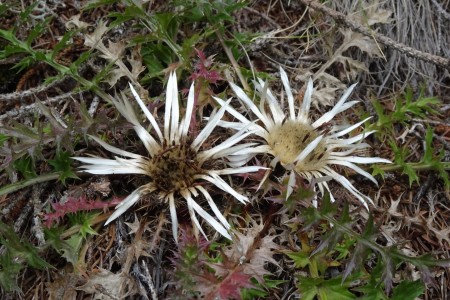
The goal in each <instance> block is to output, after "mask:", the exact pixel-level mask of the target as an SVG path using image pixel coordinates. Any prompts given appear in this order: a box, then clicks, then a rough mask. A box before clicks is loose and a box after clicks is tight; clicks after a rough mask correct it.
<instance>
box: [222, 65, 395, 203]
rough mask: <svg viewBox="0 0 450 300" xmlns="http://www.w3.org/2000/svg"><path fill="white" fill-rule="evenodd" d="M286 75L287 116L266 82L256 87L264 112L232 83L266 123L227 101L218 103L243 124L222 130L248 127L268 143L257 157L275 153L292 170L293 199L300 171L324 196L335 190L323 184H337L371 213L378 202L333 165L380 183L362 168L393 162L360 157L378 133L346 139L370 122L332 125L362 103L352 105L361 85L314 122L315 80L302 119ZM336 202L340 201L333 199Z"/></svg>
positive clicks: (226, 124) (283, 74)
mask: <svg viewBox="0 0 450 300" xmlns="http://www.w3.org/2000/svg"><path fill="white" fill-rule="evenodd" d="M280 74H281V82H282V83H283V86H284V90H285V92H286V95H287V100H288V101H287V102H288V105H289V112H288V115H287V116H286V115H285V113H284V112H283V109H282V107H281V106H280V104H279V103H280V101H277V99H276V98H275V96H274V95H273V93H272V91H271V90H270V89H268V88H267V83H266V82H264V81H263V80H262V79H258V81H256V82H255V87H256V90H257V92H258V95H259V97H260V98H261V99H260V105H259V107H258V106H256V105H255V104H254V103H253V102H252V100H251V99H250V98H249V97H248V96H247V94H246V93H245V92H244V91H243V90H242V89H241V88H240V87H238V86H237V85H235V84H233V83H230V86H231V88H232V90H233V92H234V93H235V94H236V96H237V97H238V98H239V100H241V101H242V102H243V103H244V105H245V106H246V107H247V108H248V109H250V110H251V111H252V113H253V114H254V115H255V116H256V117H257V118H258V119H259V121H260V124H258V123H256V122H252V121H251V120H249V119H248V118H247V117H245V116H244V115H242V114H241V113H239V112H238V111H237V110H236V109H234V108H232V107H231V106H228V105H227V103H225V102H224V101H223V100H221V99H219V98H215V99H216V101H217V102H218V103H220V104H221V105H222V106H223V107H226V110H227V111H228V112H229V113H230V114H231V115H233V116H234V117H235V118H236V119H237V121H238V122H225V121H221V122H219V125H220V126H222V127H225V128H233V129H235V130H239V131H240V130H242V129H243V128H248V130H251V131H253V132H254V133H255V134H256V135H257V136H259V137H261V138H262V140H263V144H262V145H261V146H259V147H255V148H253V153H255V152H256V151H258V152H259V153H269V154H271V155H272V156H273V159H272V162H271V166H272V167H273V166H275V165H276V164H277V163H278V162H279V163H280V164H281V165H282V166H283V167H284V168H285V169H286V170H288V171H290V175H289V183H288V193H287V196H288V197H289V195H290V194H291V193H292V190H293V186H294V185H295V174H294V172H296V173H297V174H299V175H300V176H302V177H304V178H306V179H307V180H309V181H313V179H314V181H315V182H316V183H317V186H318V188H319V190H320V192H321V194H323V193H324V191H325V189H326V190H328V191H330V189H329V186H328V184H327V182H326V180H323V179H327V178H328V179H334V180H335V181H337V182H339V183H340V184H341V185H342V186H343V187H344V188H346V189H347V190H348V191H349V192H350V193H352V194H353V195H354V196H355V197H356V198H358V199H359V200H360V201H361V203H362V204H363V205H364V206H365V207H366V208H368V204H367V203H368V202H372V200H371V199H370V198H369V197H367V196H366V195H364V194H362V193H361V192H359V191H358V190H357V189H356V188H355V187H354V186H353V185H352V184H351V183H350V181H349V180H348V179H347V178H345V177H344V176H342V175H340V174H338V173H337V172H336V171H335V170H333V169H332V168H331V167H330V166H331V165H339V166H344V167H348V168H350V169H352V170H353V171H355V172H356V173H358V174H360V175H362V176H364V177H366V178H368V179H370V180H371V181H373V182H374V183H377V181H376V180H375V178H374V177H373V176H372V175H370V174H369V173H367V172H366V171H364V170H363V169H362V168H360V167H359V166H357V165H356V164H372V163H391V161H389V160H387V159H384V158H379V157H360V156H357V154H361V152H362V150H364V149H366V148H368V147H369V145H368V144H366V143H362V142H361V141H362V140H363V139H364V138H366V137H367V136H369V135H370V134H372V133H373V131H370V132H366V133H362V134H359V135H356V136H352V137H348V138H342V137H343V136H345V135H347V134H349V133H350V132H352V131H353V130H355V129H356V128H358V127H359V126H361V125H362V124H363V123H364V122H366V121H367V120H369V119H370V118H367V119H365V120H363V121H361V122H358V123H357V124H354V125H348V126H338V125H334V126H332V125H330V124H329V122H330V121H331V120H332V119H333V118H334V117H335V116H336V115H337V114H339V113H341V112H343V111H345V110H347V109H349V108H350V107H352V106H353V105H355V104H356V103H358V101H349V102H346V101H347V99H348V97H349V96H350V94H351V93H352V91H353V89H354V87H355V86H356V84H354V85H352V86H351V87H350V88H348V89H347V90H346V91H345V92H344V94H343V95H342V96H341V98H340V99H339V101H338V102H337V103H336V105H335V106H334V107H333V108H332V109H331V110H330V111H329V112H327V113H325V114H324V115H323V116H321V117H320V118H319V119H317V120H316V121H314V122H312V121H311V120H310V119H309V110H310V107H311V98H312V93H313V82H312V80H311V79H310V80H309V81H308V83H307V88H306V91H305V94H304V98H303V102H302V104H301V106H300V109H299V110H298V112H297V114H296V113H295V103H294V97H293V94H292V91H291V88H290V85H289V80H288V77H287V74H286V72H285V71H284V70H283V69H282V68H280ZM267 108H268V109H267ZM330 194H331V192H330ZM331 198H332V200H333V201H334V199H333V196H332V195H331Z"/></svg>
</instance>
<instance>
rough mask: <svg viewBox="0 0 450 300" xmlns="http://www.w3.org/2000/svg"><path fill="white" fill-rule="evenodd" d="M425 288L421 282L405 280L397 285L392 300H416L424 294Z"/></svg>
mask: <svg viewBox="0 0 450 300" xmlns="http://www.w3.org/2000/svg"><path fill="white" fill-rule="evenodd" d="M424 290H425V287H424V285H423V283H422V282H421V281H420V280H416V281H407V280H404V281H402V282H400V284H399V285H397V286H396V287H395V288H394V290H393V292H392V297H391V299H390V300H414V299H416V298H417V297H419V296H420V295H422V294H423V293H424Z"/></svg>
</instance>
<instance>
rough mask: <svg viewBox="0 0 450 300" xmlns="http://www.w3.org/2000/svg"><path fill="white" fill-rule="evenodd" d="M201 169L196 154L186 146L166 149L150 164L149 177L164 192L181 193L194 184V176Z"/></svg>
mask: <svg viewBox="0 0 450 300" xmlns="http://www.w3.org/2000/svg"><path fill="white" fill-rule="evenodd" d="M200 172H201V169H200V167H199V164H198V162H197V161H196V153H195V151H193V150H192V149H191V148H190V147H187V148H186V146H185V145H175V146H167V147H164V148H163V149H162V150H161V151H160V152H159V153H158V154H157V155H155V156H154V157H153V158H152V159H151V163H149V164H148V175H149V176H150V177H151V178H152V179H153V181H154V184H155V186H156V187H157V188H158V189H159V190H160V191H163V192H166V193H172V192H179V191H181V190H184V189H186V188H188V187H191V186H192V185H193V183H194V176H195V175H196V174H199V173H200Z"/></svg>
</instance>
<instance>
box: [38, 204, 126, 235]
mask: <svg viewBox="0 0 450 300" xmlns="http://www.w3.org/2000/svg"><path fill="white" fill-rule="evenodd" d="M122 200H123V198H113V199H112V200H111V201H106V202H105V201H100V200H87V199H86V197H79V198H73V197H70V198H69V199H68V200H67V201H66V202H65V203H62V204H61V203H52V207H53V209H54V210H55V212H53V213H48V214H45V215H44V221H45V225H46V226H47V227H48V228H50V227H51V226H52V224H53V223H54V222H58V221H59V220H60V219H61V218H62V217H64V216H65V215H67V214H69V213H76V212H78V211H90V210H94V209H102V210H104V209H106V208H108V207H114V206H116V205H117V204H119V203H120V202H121V201H122Z"/></svg>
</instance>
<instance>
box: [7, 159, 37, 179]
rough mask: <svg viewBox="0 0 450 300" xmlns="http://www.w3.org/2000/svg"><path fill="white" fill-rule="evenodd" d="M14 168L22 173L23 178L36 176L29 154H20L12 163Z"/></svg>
mask: <svg viewBox="0 0 450 300" xmlns="http://www.w3.org/2000/svg"><path fill="white" fill-rule="evenodd" d="M13 166H14V168H15V169H16V170H17V171H19V172H20V174H22V176H23V177H24V178H25V179H31V178H35V177H36V176H37V174H36V171H35V167H34V162H33V160H32V159H31V157H30V156H28V155H26V156H22V157H21V158H19V159H17V160H16V161H15V162H14V163H13Z"/></svg>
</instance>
